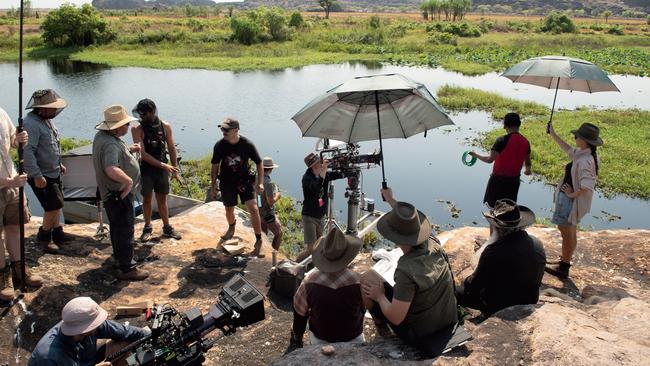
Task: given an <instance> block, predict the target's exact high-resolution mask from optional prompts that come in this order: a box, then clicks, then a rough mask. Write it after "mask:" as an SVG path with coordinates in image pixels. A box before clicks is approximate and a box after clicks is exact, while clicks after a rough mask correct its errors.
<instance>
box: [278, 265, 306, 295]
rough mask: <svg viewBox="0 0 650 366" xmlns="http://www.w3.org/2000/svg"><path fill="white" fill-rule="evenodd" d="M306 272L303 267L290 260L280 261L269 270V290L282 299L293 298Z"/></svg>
mask: <svg viewBox="0 0 650 366" xmlns="http://www.w3.org/2000/svg"><path fill="white" fill-rule="evenodd" d="M306 272H307V271H306V270H305V267H304V266H302V265H300V264H299V263H296V262H294V261H292V260H290V259H285V260H283V261H281V262H280V263H278V264H277V265H276V266H275V267H273V269H272V270H271V279H270V282H271V290H273V291H275V292H276V293H278V294H280V295H282V296H284V297H288V298H293V295H294V294H295V293H296V290H298V286H300V283H301V282H302V280H303V278H305V273H306Z"/></svg>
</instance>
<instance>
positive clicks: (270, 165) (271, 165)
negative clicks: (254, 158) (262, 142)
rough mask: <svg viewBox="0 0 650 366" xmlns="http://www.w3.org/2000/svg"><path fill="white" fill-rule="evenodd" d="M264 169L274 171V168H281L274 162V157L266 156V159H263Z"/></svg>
mask: <svg viewBox="0 0 650 366" xmlns="http://www.w3.org/2000/svg"><path fill="white" fill-rule="evenodd" d="M262 167H264V169H273V168H279V167H280V166H279V165H278V164H276V163H274V162H273V158H272V157H270V156H265V157H264V159H262Z"/></svg>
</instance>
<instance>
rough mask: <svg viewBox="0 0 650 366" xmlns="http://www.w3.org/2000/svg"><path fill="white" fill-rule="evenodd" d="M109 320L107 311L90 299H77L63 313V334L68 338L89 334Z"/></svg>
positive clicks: (66, 306) (68, 304) (69, 303)
mask: <svg viewBox="0 0 650 366" xmlns="http://www.w3.org/2000/svg"><path fill="white" fill-rule="evenodd" d="M106 318H108V313H107V312H106V310H104V309H102V307H101V306H99V305H97V303H96V302H95V301H94V300H93V299H91V298H90V297H76V298H74V299H72V300H70V301H68V303H67V304H65V306H64V307H63V310H62V311H61V319H62V320H63V321H62V322H61V332H62V333H63V334H65V335H67V336H76V335H81V334H84V333H88V332H90V331H92V330H94V329H96V328H97V327H99V326H100V325H101V324H102V323H103V322H104V321H105V320H106Z"/></svg>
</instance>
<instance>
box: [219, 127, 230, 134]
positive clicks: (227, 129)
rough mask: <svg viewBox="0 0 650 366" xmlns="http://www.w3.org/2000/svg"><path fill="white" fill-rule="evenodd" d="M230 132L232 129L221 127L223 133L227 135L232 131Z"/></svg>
mask: <svg viewBox="0 0 650 366" xmlns="http://www.w3.org/2000/svg"><path fill="white" fill-rule="evenodd" d="M230 130H232V128H225V127H221V132H224V133H226V132H228V131H230Z"/></svg>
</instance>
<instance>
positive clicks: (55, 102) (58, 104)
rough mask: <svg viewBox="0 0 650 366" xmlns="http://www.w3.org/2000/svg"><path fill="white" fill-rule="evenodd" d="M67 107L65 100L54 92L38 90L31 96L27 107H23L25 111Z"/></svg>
mask: <svg viewBox="0 0 650 366" xmlns="http://www.w3.org/2000/svg"><path fill="white" fill-rule="evenodd" d="M67 106H68V104H67V103H66V102H65V99H63V98H61V97H60V96H59V95H58V94H57V93H56V92H55V91H54V90H52V89H40V90H37V91H35V92H34V93H33V94H32V98H31V99H30V100H29V102H28V103H27V107H25V109H33V108H53V109H63V108H65V107H67Z"/></svg>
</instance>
